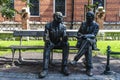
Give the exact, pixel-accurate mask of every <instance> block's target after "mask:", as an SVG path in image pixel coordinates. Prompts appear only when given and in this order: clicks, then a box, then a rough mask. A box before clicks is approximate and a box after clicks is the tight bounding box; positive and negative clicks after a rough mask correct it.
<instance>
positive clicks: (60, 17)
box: [54, 12, 63, 23]
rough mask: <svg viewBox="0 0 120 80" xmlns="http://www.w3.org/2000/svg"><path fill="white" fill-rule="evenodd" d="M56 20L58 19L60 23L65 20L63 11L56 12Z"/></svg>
mask: <svg viewBox="0 0 120 80" xmlns="http://www.w3.org/2000/svg"><path fill="white" fill-rule="evenodd" d="M54 20H55V21H57V22H58V23H61V22H62V21H63V16H62V13H60V12H56V13H55V14H54Z"/></svg>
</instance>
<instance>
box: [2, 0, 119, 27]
mask: <svg viewBox="0 0 120 80" xmlns="http://www.w3.org/2000/svg"><path fill="white" fill-rule="evenodd" d="M88 1H89V2H88ZM11 2H12V5H13V6H12V7H14V8H15V9H16V10H17V11H19V12H20V11H21V10H22V8H23V7H27V9H28V12H30V18H29V21H30V22H31V24H32V23H33V24H34V23H38V24H43V25H44V24H46V22H50V21H52V20H53V13H54V12H56V11H60V12H62V13H63V15H64V22H65V24H66V25H67V26H68V28H69V29H74V28H75V29H76V28H78V26H76V25H79V24H81V22H82V21H84V19H85V5H88V4H90V5H91V4H95V3H96V2H98V6H103V7H104V9H105V19H104V21H105V23H119V22H120V6H119V5H120V0H27V2H28V3H32V7H28V6H27V5H26V3H25V2H22V1H21V0H11ZM98 6H97V7H98ZM97 7H96V8H97ZM5 21H6V19H5V18H3V17H2V16H0V22H1V24H2V22H5ZM12 22H13V23H14V22H15V23H20V22H21V16H20V15H19V14H15V16H14V18H13V19H12Z"/></svg>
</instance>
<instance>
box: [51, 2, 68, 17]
mask: <svg viewBox="0 0 120 80" xmlns="http://www.w3.org/2000/svg"><path fill="white" fill-rule="evenodd" d="M53 13H55V0H53ZM66 16H67V0H65V15H63V17H66Z"/></svg>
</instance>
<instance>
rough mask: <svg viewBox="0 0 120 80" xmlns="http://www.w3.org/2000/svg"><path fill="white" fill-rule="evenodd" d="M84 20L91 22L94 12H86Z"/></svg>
mask: <svg viewBox="0 0 120 80" xmlns="http://www.w3.org/2000/svg"><path fill="white" fill-rule="evenodd" d="M86 20H87V22H93V20H94V14H93V13H91V12H88V13H87V14H86Z"/></svg>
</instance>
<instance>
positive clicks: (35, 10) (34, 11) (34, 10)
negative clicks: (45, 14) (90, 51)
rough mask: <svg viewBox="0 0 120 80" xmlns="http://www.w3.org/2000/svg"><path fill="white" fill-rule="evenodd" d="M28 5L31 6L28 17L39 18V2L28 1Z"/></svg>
mask: <svg viewBox="0 0 120 80" xmlns="http://www.w3.org/2000/svg"><path fill="white" fill-rule="evenodd" d="M29 3H31V4H32V7H30V15H31V16H39V0H29Z"/></svg>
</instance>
